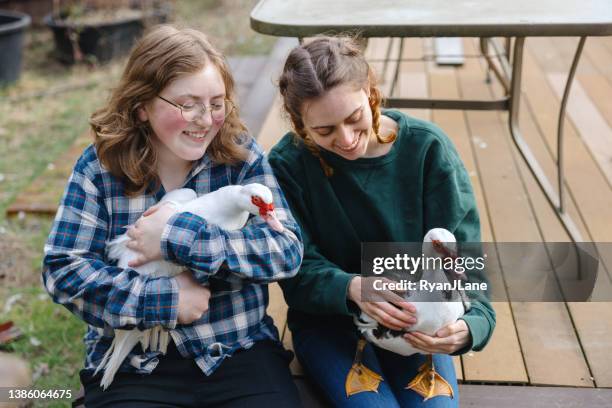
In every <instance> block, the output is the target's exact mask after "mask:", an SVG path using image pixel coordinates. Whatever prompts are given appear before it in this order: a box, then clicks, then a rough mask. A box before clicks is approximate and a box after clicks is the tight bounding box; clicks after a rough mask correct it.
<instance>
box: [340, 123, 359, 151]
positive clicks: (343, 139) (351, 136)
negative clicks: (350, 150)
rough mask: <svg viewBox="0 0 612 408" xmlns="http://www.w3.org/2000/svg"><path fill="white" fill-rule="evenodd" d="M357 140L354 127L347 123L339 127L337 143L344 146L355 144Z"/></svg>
mask: <svg viewBox="0 0 612 408" xmlns="http://www.w3.org/2000/svg"><path fill="white" fill-rule="evenodd" d="M354 141H355V132H354V131H353V128H352V127H350V126H347V125H344V124H343V125H340V126H339V127H338V139H337V141H336V144H339V145H340V146H342V147H347V146H350V145H352V144H353V142H354Z"/></svg>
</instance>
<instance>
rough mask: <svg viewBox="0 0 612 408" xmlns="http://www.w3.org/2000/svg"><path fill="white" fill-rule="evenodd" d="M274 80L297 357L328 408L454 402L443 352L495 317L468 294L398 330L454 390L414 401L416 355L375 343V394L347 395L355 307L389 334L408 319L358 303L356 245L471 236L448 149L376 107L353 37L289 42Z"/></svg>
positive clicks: (393, 303) (479, 333)
mask: <svg viewBox="0 0 612 408" xmlns="http://www.w3.org/2000/svg"><path fill="white" fill-rule="evenodd" d="M279 86H280V92H281V95H282V97H283V105H284V109H285V111H286V112H287V114H288V115H289V118H290V119H291V122H292V125H293V132H291V133H288V134H287V135H285V136H284V137H283V138H282V140H281V141H280V142H279V143H278V144H277V145H276V146H275V147H274V148H273V149H272V151H271V152H270V155H269V161H270V164H271V165H272V167H273V170H274V172H275V174H276V176H277V178H278V181H279V183H280V185H281V187H282V188H283V190H284V192H285V194H286V196H287V199H288V201H289V204H290V207H291V209H292V211H293V214H294V215H295V218H296V219H297V220H298V222H299V224H300V226H301V227H302V231H303V239H304V247H305V250H304V258H303V263H302V266H301V269H300V271H299V273H298V274H297V276H296V277H295V278H292V279H288V280H285V281H283V282H282V283H281V286H282V288H283V291H284V295H285V299H286V301H287V303H288V305H289V313H288V323H289V328H290V329H291V330H292V333H293V341H294V349H295V352H296V355H297V357H298V359H299V360H300V362H301V363H302V365H303V367H304V368H305V370H306V371H307V373H308V374H309V375H310V376H311V378H312V379H313V380H314V381H315V382H316V383H317V384H318V386H319V387H320V388H321V389H322V391H323V392H324V394H325V395H326V396H327V398H328V399H329V400H330V401H331V402H332V403H333V404H334V405H335V406H346V407H361V406H368V407H375V406H381V407H383V406H384V407H398V406H401V407H407V406H426V407H447V406H457V404H458V389H457V380H456V377H455V371H454V366H453V362H452V358H451V357H450V355H449V354H451V355H454V354H461V353H465V352H467V351H469V350H481V349H482V348H483V347H484V346H485V345H486V344H487V342H488V340H489V338H490V337H491V334H492V332H493V328H494V326H495V313H494V311H493V309H492V307H491V305H490V303H489V302H488V300H487V299H485V298H479V299H473V300H472V307H471V309H470V311H469V312H468V313H466V314H465V315H464V316H463V317H462V318H461V319H459V320H457V321H456V322H455V323H452V324H450V325H448V326H446V327H444V328H442V329H441V330H439V331H438V332H437V333H436V335H435V336H427V335H425V334H421V333H416V334H406V335H405V336H404V338H405V339H406V341H407V342H409V343H411V344H412V345H413V346H416V347H418V348H419V349H421V350H422V351H423V353H430V354H433V355H434V356H433V357H434V363H435V367H436V371H437V372H438V373H439V374H440V375H442V377H443V378H445V379H446V381H448V383H449V384H450V385H452V388H453V390H454V395H455V396H454V398H449V397H442V396H440V397H435V398H432V399H429V400H427V401H423V398H422V397H421V396H420V395H418V394H417V393H416V392H414V391H413V390H409V389H405V386H406V384H407V383H408V382H409V381H410V380H411V379H412V378H413V377H415V375H416V374H417V372H418V369H419V366H420V365H421V364H422V363H423V362H424V361H425V356H424V355H422V354H415V355H412V356H408V357H403V356H400V355H398V354H394V353H391V352H388V351H386V350H382V349H380V348H377V347H375V346H373V345H368V346H367V347H366V348H365V350H364V353H363V363H364V364H365V365H366V366H367V367H368V368H369V369H371V370H373V371H374V372H376V373H377V374H379V375H380V376H382V378H383V381H382V382H381V383H380V385H379V387H378V392H361V393H358V394H354V395H351V396H350V397H347V394H346V391H345V379H346V376H347V373H348V372H349V369H350V368H351V365H352V362H353V357H354V353H355V348H356V345H357V341H358V333H357V330H356V327H355V325H354V323H353V315H355V314H359V313H361V312H365V313H367V314H368V315H370V316H371V317H372V318H374V319H375V320H377V321H378V322H379V323H380V324H382V325H384V326H386V327H388V328H391V329H394V330H402V329H405V328H409V327H410V326H411V325H413V324H414V323H415V322H416V319H417V318H418V316H415V314H414V311H415V309H414V307H413V306H412V305H411V304H410V303H408V302H406V301H404V300H403V299H402V298H401V297H400V296H398V295H395V294H393V293H390V292H389V293H387V294H386V295H385V300H386V301H384V302H367V301H362V300H361V298H360V294H361V285H362V278H361V277H360V276H359V271H360V246H361V243H362V242H421V241H422V240H423V237H424V235H425V233H426V232H427V231H428V230H429V229H431V228H434V227H441V228H446V229H447V230H449V231H450V232H452V233H453V234H454V235H455V237H456V239H457V241H458V242H479V241H480V222H479V217H478V211H477V208H476V203H475V200H474V196H473V191H472V187H471V184H470V180H469V177H468V175H467V173H466V171H465V168H464V166H463V163H462V162H461V159H460V158H459V156H458V154H457V152H456V150H455V148H454V146H453V145H452V143H451V141H450V140H449V139H448V137H447V136H446V135H445V134H444V133H443V132H442V131H441V130H440V129H439V128H437V127H436V126H435V125H433V124H431V123H429V122H425V121H421V120H417V119H414V118H411V117H409V116H407V115H405V114H403V113H400V112H398V111H392V110H388V111H381V109H380V104H381V99H382V95H381V93H380V91H379V90H378V88H377V87H376V80H375V77H374V73H373V71H372V69H371V68H370V66H369V65H368V63H367V61H366V60H365V57H364V56H363V54H362V52H361V51H360V49H359V47H358V46H357V44H356V42H355V41H354V40H353V39H350V38H344V37H318V38H316V39H315V40H314V41H312V42H309V43H307V44H303V45H300V46H298V47H296V48H295V49H293V50H292V52H291V53H290V55H289V56H288V58H287V61H286V63H285V67H284V70H283V73H282V74H281V77H280V81H279Z"/></svg>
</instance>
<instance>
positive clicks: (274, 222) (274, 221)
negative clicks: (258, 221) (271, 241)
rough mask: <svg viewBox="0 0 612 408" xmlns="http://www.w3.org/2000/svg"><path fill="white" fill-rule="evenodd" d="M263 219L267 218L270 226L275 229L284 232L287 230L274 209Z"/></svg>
mask: <svg viewBox="0 0 612 408" xmlns="http://www.w3.org/2000/svg"><path fill="white" fill-rule="evenodd" d="M263 219H264V220H266V222H267V223H268V225H269V226H270V228H272V229H273V230H274V231H276V232H283V231H284V230H285V227H283V224H281V222H280V221H279V220H278V218H277V217H276V213H275V212H274V210H272V211H269V212H268V213H267V214H266V215H265V216H264V217H263Z"/></svg>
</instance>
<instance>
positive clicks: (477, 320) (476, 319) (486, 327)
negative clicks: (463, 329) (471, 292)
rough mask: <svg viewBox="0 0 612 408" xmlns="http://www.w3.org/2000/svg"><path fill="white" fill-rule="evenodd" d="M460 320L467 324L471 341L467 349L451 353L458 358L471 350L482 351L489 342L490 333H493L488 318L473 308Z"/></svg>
mask: <svg viewBox="0 0 612 408" xmlns="http://www.w3.org/2000/svg"><path fill="white" fill-rule="evenodd" d="M460 320H463V321H465V323H466V324H467V327H468V329H469V331H470V341H469V343H468V344H467V345H466V346H465V347H463V348H462V349H460V350H457V351H455V352H454V353H451V355H453V356H458V355H461V354H465V353H467V352H468V351H470V350H474V351H480V350H482V349H483V348H484V346H485V345H486V344H487V342H488V340H489V337H490V336H489V333H490V331H491V329H490V324H489V321H488V320H487V318H486V317H485V316H483V315H482V314H481V312H480V310H478V309H477V308H474V307H472V309H471V310H470V311H469V312H468V313H466V314H465V315H463V316H462V317H461V318H460Z"/></svg>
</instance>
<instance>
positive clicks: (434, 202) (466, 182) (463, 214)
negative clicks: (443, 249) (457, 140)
mask: <svg viewBox="0 0 612 408" xmlns="http://www.w3.org/2000/svg"><path fill="white" fill-rule="evenodd" d="M426 160H427V162H428V166H429V171H428V172H427V173H426V178H427V180H426V182H425V191H424V199H423V203H424V209H423V213H424V224H423V225H424V229H425V231H427V230H429V229H431V228H436V227H442V228H446V229H447V230H449V231H450V232H452V233H453V234H454V235H455V237H456V239H457V242H459V243H461V242H464V243H465V242H471V243H476V244H478V243H480V242H481V238H480V218H479V215H478V208H477V206H476V200H475V198H474V192H473V189H472V185H471V183H470V178H469V175H468V174H467V171H466V170H465V167H464V166H463V163H462V162H461V159H460V158H459V155H458V154H457V152H456V150H455V148H454V146H453V145H452V143H451V142H450V140H448V139H447V138H444V139H442V140H441V141H440V143H434V144H433V145H432V147H431V149H430V151H429V153H428V156H427V159H426ZM483 272H484V271H483ZM468 278H469V280H470V282H476V281H485V280H486V276H484V273H483V274H474V273H469V274H468ZM468 296H469V297H470V301H471V302H470V303H471V309H470V310H469V311H468V312H467V313H466V314H465V315H464V316H463V317H462V318H461V320H462V321H463V322H465V324H464V323H463V322H461V321H460V322H458V323H457V324H455V325H453V327H452V329H451V330H447V331H443V332H442V333H441V334H443V335H444V337H448V336H453V335H454V334H455V333H457V332H463V331H464V329H465V327H464V326H467V328H468V329H469V336H467V335H466V336H463V338H464V340H465V341H464V342H463V344H455V346H456V347H454V350H453V352H452V354H462V353H465V352H467V351H469V350H475V351H479V350H482V349H483V348H484V347H485V345H486V344H487V343H488V341H489V340H490V338H491V336H492V334H493V330H494V328H495V322H496V321H495V311H494V310H493V307H492V306H491V303H490V301H489V299H488V298H487V297H486V296H485V295H484V294H483V293H481V292H469V293H468ZM454 339H455V338H453V339H452V340H454ZM448 340H449V341H451V339H448Z"/></svg>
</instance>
